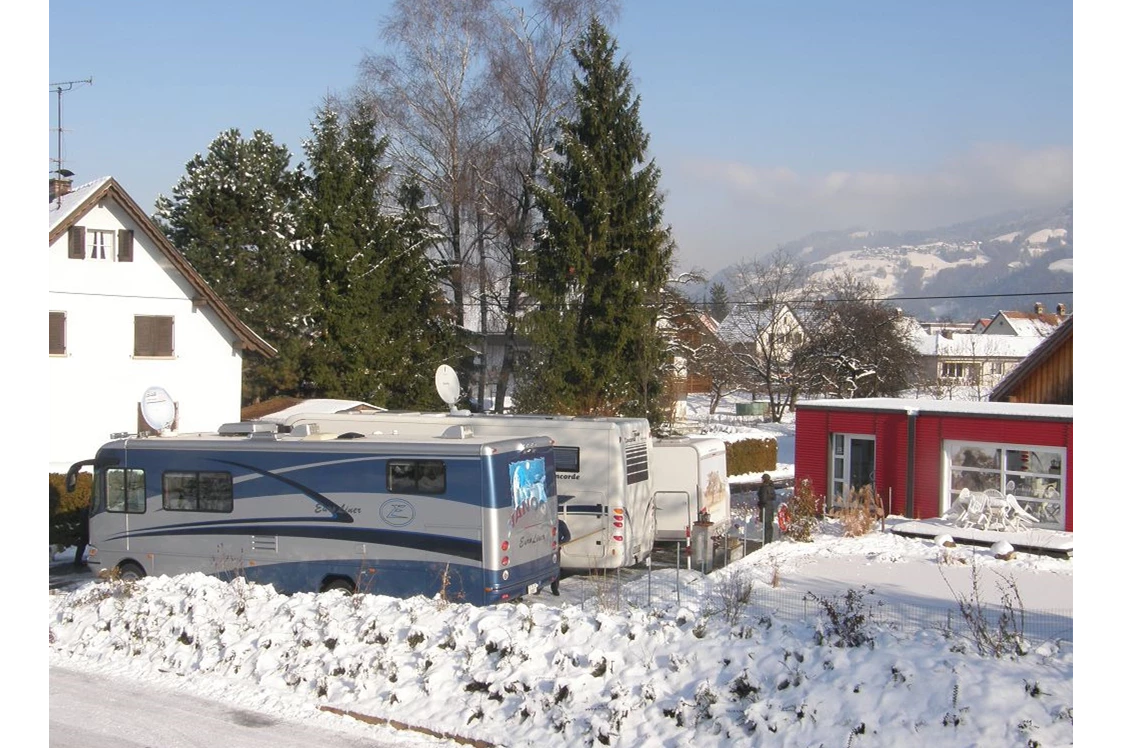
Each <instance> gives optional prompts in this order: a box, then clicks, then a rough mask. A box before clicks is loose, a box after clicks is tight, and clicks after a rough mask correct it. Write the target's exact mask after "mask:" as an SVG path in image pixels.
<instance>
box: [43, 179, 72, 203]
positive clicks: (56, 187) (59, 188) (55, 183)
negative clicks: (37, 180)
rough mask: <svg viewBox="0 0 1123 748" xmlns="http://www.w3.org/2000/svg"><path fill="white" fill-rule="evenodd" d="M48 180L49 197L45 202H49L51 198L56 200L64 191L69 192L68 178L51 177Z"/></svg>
mask: <svg viewBox="0 0 1123 748" xmlns="http://www.w3.org/2000/svg"><path fill="white" fill-rule="evenodd" d="M48 181H49V182H50V186H51V197H50V199H49V200H48V201H47V202H50V201H51V200H57V199H58V198H60V197H62V196H63V195H65V194H66V193H68V192H70V180H69V179H63V178H61V177H51V179H50V180H48Z"/></svg>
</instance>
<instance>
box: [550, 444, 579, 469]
mask: <svg viewBox="0 0 1123 748" xmlns="http://www.w3.org/2000/svg"><path fill="white" fill-rule="evenodd" d="M554 472H556V473H580V472H581V448H580V447H558V446H555V447H554Z"/></svg>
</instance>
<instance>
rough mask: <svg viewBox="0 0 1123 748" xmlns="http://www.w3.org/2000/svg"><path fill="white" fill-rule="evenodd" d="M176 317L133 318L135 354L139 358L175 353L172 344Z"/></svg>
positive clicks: (140, 316) (166, 355) (141, 316)
mask: <svg viewBox="0 0 1123 748" xmlns="http://www.w3.org/2000/svg"><path fill="white" fill-rule="evenodd" d="M174 319H175V318H174V317H150V316H143V315H139V314H138V315H137V316H135V317H134V318H133V356H136V357H137V358H167V357H171V356H173V355H175V350H174V347H173V345H172V332H173V329H174V325H173V321H174Z"/></svg>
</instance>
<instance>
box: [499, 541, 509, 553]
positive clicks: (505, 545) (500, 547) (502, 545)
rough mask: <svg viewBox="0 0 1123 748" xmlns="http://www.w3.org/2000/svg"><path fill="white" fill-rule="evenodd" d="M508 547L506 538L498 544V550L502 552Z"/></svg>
mask: <svg viewBox="0 0 1123 748" xmlns="http://www.w3.org/2000/svg"><path fill="white" fill-rule="evenodd" d="M510 548H511V544H510V543H509V542H508V541H506V540H504V541H503V542H502V543H500V544H499V550H501V551H503V552H504V553H506V552H507V551H508V550H509V549H510Z"/></svg>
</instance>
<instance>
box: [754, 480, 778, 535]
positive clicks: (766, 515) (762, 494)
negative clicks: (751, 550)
mask: <svg viewBox="0 0 1123 748" xmlns="http://www.w3.org/2000/svg"><path fill="white" fill-rule="evenodd" d="M756 505H757V507H759V508H760V519H761V522H763V523H764V543H765V544H768V543H771V542H772V515H773V513H774V512H775V510H776V487H775V486H773V485H772V476H771V475H769V474H768V473H765V474H764V475H763V476H761V479H760V488H758V489H757V490H756Z"/></svg>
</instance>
